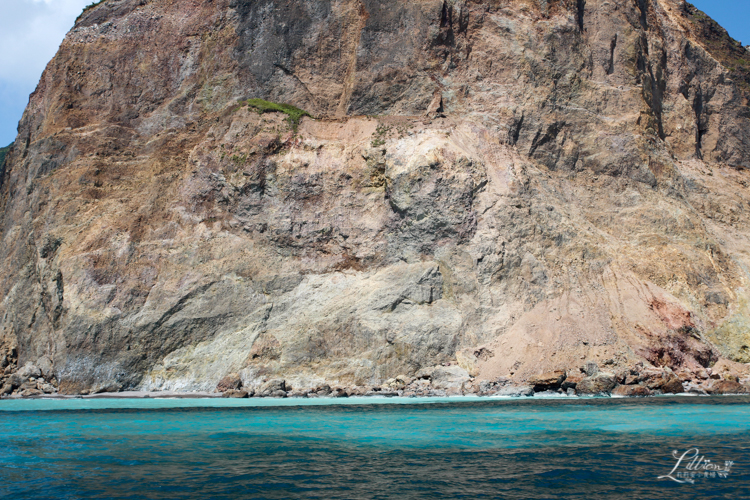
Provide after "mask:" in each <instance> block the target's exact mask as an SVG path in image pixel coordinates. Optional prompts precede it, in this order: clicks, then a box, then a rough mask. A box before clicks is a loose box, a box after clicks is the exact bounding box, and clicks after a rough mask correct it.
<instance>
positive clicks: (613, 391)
mask: <svg viewBox="0 0 750 500" xmlns="http://www.w3.org/2000/svg"><path fill="white" fill-rule="evenodd" d="M253 382H254V383H252V382H249V383H248V382H245V381H243V380H242V377H240V375H239V374H232V375H228V376H226V377H224V378H223V379H222V380H221V381H220V382H219V383H218V384H217V386H216V389H215V390H214V391H213V392H205V391H204V392H179V391H138V390H131V391H120V392H106V391H100V392H95V393H90V392H89V391H85V390H84V391H80V392H79V393H78V394H60V393H59V391H58V387H57V383H56V378H55V376H54V375H50V376H47V377H46V378H45V373H44V372H43V371H42V369H41V368H39V367H37V366H35V365H31V364H27V365H25V366H24V367H23V368H22V369H21V370H18V371H17V372H15V373H13V374H11V375H10V376H6V377H4V378H0V398H2V399H6V398H7V399H25V398H57V399H68V398H222V397H223V398H252V397H256V398H349V397H407V398H424V397H428V398H429V397H448V396H481V397H492V396H495V397H531V396H556V395H562V396H604V397H606V396H616V397H646V396H658V395H664V394H691V395H705V396H709V395H742V394H750V368H748V366H747V365H744V364H740V363H734V362H731V361H726V360H721V361H719V362H718V363H716V364H715V365H714V367H712V368H704V369H700V370H697V371H677V372H676V371H673V370H672V369H670V368H669V367H663V368H657V367H653V366H647V365H645V364H644V363H637V364H636V365H635V366H633V367H630V368H619V369H611V368H608V367H606V366H605V368H604V369H602V368H600V367H599V365H598V364H597V363H594V362H588V363H586V364H585V365H583V366H581V367H580V368H578V369H573V370H567V371H565V370H557V371H553V372H549V373H542V374H540V375H538V376H536V377H532V378H530V379H528V380H525V381H521V382H519V381H513V380H511V379H510V378H506V377H501V378H498V379H496V380H477V379H476V378H474V377H471V376H470V375H469V373H468V372H467V371H466V370H464V369H463V368H461V367H460V366H457V365H450V364H446V366H443V365H441V366H434V367H429V368H423V369H421V370H419V371H418V372H416V374H415V375H414V376H406V375H400V376H398V377H395V378H392V379H389V380H386V381H385V382H384V383H383V384H380V385H371V386H352V387H346V386H339V385H330V384H328V383H324V384H321V385H317V386H315V387H304V388H297V387H293V386H292V384H290V383H289V382H288V381H287V380H285V379H281V378H274V379H268V380H261V381H253Z"/></svg>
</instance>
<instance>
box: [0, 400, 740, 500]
mask: <svg viewBox="0 0 750 500" xmlns="http://www.w3.org/2000/svg"><path fill="white" fill-rule="evenodd" d="M349 403H351V401H350V402H349ZM253 404H263V405H267V404H268V402H263V403H257V402H253V400H250V401H249V402H248V401H247V400H245V401H244V402H243V401H239V402H238V401H237V400H234V401H227V400H218V401H216V400H210V401H187V402H186V401H176V400H170V401H163V400H162V401H148V400H145V401H132V400H131V401H124V402H123V401H112V400H109V401H74V402H71V401H0V498H14V499H22V498H45V499H47V498H55V499H58V498H59V499H67V498H153V499H157V498H321V499H332V498H394V499H396V498H397V499H412V498H414V499H416V498H425V499H428V498H429V499H438V498H439V499H444V498H472V499H473V498H529V499H531V498H576V499H579V498H592V499H596V498H622V499H646V498H659V499H662V498H663V499H672V498H678V499H679V498H684V499H693V498H701V499H703V498H728V499H742V498H750V432H749V431H750V398H747V397H731V398H729V397H724V398H687V397H682V398H653V399H643V400H625V399H619V400H618V399H585V400H583V399H582V400H555V399H548V400H540V399H533V398H529V399H523V400H484V401H476V400H473V401H467V402H450V403H437V404H396V405H391V404H389V405H382V404H377V405H373V404H346V405H330V404H329V405H324V406H285V407H278V406H247V405H253ZM201 405H204V406H201ZM205 405H212V406H209V407H206V406H205ZM139 406H140V407H141V408H138V407H139ZM144 407H145V408H144ZM64 408H66V409H64ZM2 410H5V411H2ZM693 447H695V448H698V449H699V451H700V454H701V455H703V456H705V458H706V459H708V460H712V462H713V463H720V464H722V466H723V465H724V462H725V461H728V460H729V461H733V462H734V464H733V465H732V466H731V469H730V471H729V472H728V474H727V475H726V477H718V476H717V477H698V478H695V479H694V481H695V482H694V484H689V483H685V484H679V483H677V482H675V481H672V480H670V479H657V478H658V476H661V475H666V474H668V473H669V472H670V471H671V470H672V468H673V467H674V465H675V463H676V460H675V459H674V458H673V457H672V453H673V451H679V452H680V453H682V452H684V451H686V450H688V449H690V448H693ZM683 465H684V464H683ZM682 469H683V470H684V467H682ZM701 474H702V471H701Z"/></svg>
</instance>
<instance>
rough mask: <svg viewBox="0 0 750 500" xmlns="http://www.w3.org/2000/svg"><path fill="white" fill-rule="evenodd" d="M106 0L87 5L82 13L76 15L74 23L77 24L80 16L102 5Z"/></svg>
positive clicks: (97, 0) (96, 0)
mask: <svg viewBox="0 0 750 500" xmlns="http://www.w3.org/2000/svg"><path fill="white" fill-rule="evenodd" d="M106 1H107V0H94V1H93V2H91V3H90V4H88V5H87V6H86V7H84V8H83V11H82V12H81V13H80V14H79V15H78V17H77V18H76V22H78V20H79V19H81V16H82V15H84V14H85V13H86V12H88V11H89V10H91V9H93V8H94V7H98V6H99V5H101V4H103V3H104V2H106Z"/></svg>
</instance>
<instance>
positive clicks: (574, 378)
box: [561, 370, 584, 390]
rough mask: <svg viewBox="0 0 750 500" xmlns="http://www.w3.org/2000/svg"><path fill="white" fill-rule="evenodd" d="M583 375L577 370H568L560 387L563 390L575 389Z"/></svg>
mask: <svg viewBox="0 0 750 500" xmlns="http://www.w3.org/2000/svg"><path fill="white" fill-rule="evenodd" d="M583 378H584V375H583V373H581V372H580V371H579V370H570V371H568V373H567V376H566V377H565V380H563V382H562V384H561V387H562V389H563V390H568V389H575V388H576V386H577V385H578V383H579V382H580V381H581V380H583Z"/></svg>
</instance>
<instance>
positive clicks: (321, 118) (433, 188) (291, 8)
mask: <svg viewBox="0 0 750 500" xmlns="http://www.w3.org/2000/svg"><path fill="white" fill-rule="evenodd" d="M748 97H750V53H748V51H747V49H746V48H745V47H742V46H741V45H740V44H739V43H738V42H736V41H734V40H732V39H731V38H730V37H729V36H728V35H727V34H726V32H725V31H723V30H722V29H721V28H720V27H719V26H718V25H716V24H715V23H713V21H711V20H710V19H708V18H706V17H705V16H704V15H703V14H702V13H701V12H700V11H698V10H697V9H695V8H694V7H693V6H692V5H690V4H688V3H685V2H682V1H680V0H640V1H638V2H635V1H630V0H618V1H605V0H586V1H585V2H583V1H578V2H574V1H563V0H554V1H553V0H550V1H547V0H544V1H542V0H515V1H510V0H496V1H477V0H415V1H410V2H396V1H391V0H327V1H324V0H306V1H301V0H257V1H249V0H210V1H209V0H205V1H204V0H164V1H157V0H106V1H104V2H101V3H99V4H98V5H96V6H94V7H92V8H89V9H87V10H86V11H85V12H84V13H83V14H82V15H81V17H80V18H79V19H78V21H77V22H76V25H75V26H74V27H73V29H72V30H71V31H70V33H68V35H67V37H66V38H65V40H64V41H63V43H62V44H61V46H60V49H59V51H58V53H57V55H56V56H55V57H54V59H53V60H52V61H51V62H50V63H49V65H48V66H47V69H46V71H45V72H44V74H43V76H42V79H41V81H40V82H39V85H38V87H37V89H36V91H35V92H34V93H33V94H32V96H31V98H30V102H29V105H28V107H27V109H26V111H25V113H24V116H23V119H22V120H21V122H20V124H19V135H18V138H17V140H16V141H15V142H14V144H13V146H12V147H11V148H10V149H9V150H8V153H7V156H6V157H5V160H4V162H1V163H0V164H2V165H3V166H2V169H1V170H0V238H1V243H0V270H2V272H0V391H1V392H2V393H3V394H26V395H29V396H31V395H37V396H38V395H39V394H38V392H39V391H41V392H42V393H44V394H49V393H53V392H55V391H59V392H60V393H64V394H83V393H87V394H88V393H91V394H95V393H102V392H112V391H127V390H141V391H203V392H206V393H209V392H211V391H219V392H222V393H230V394H231V395H234V396H239V397H244V396H243V393H245V394H246V395H247V396H250V395H251V394H252V395H257V396H269V397H282V396H289V395H291V394H297V395H303V394H304V395H306V396H308V397H311V396H312V397H322V396H334V395H335V396H342V395H352V394H360V393H361V394H362V395H365V394H372V395H394V394H402V395H403V394H406V395H445V394H455V393H466V392H470V393H477V394H487V395H490V394H498V395H501V394H507V395H511V394H516V395H519V394H533V393H534V391H537V392H540V393H541V392H545V393H546V392H551V393H554V394H559V393H565V394H568V393H575V392H577V393H581V394H582V393H591V394H609V393H614V394H622V395H647V394H652V393H658V392H659V391H661V392H662V393H671V392H680V391H694V392H696V393H733V392H742V391H743V390H744V389H746V388H747V365H746V363H749V362H750V348H749V347H748V346H750V334H749V333H748V332H750V295H748V290H750V288H749V285H750V280H749V278H750V277H749V276H748V273H747V269H750V258H749V257H748V256H749V255H750V240H748V238H747V235H748V230H749V229H750V188H749V187H748V182H750V174H748V172H747V170H746V169H747V168H749V167H750V108H748ZM248 99H263V100H266V101H268V102H269V103H271V102H273V103H285V104H290V105H293V106H295V107H296V108H299V109H300V110H303V111H305V112H306V113H307V115H308V116H302V117H301V119H299V121H298V120H297V119H298V118H299V116H301V112H300V113H297V112H296V111H294V110H293V109H292V108H285V109H286V110H287V111H289V113H290V114H289V115H287V114H285V113H283V112H262V111H263V110H264V109H265V110H266V111H268V110H270V109H271V107H269V106H270V105H269V106H266V105H260V104H257V103H258V102H261V101H250V103H251V104H252V103H253V102H255V103H256V105H254V106H251V105H248V101H247V100H248ZM290 110H291V111H290ZM295 113H297V114H295ZM27 366H34V367H37V368H38V369H39V371H40V373H39V375H37V374H35V373H34V374H32V373H27V374H23V375H22V374H21V371H22V369H23V368H24V367H27ZM717 366H718V367H719V368H720V369H719V370H715V367H717ZM721 367H724V368H725V369H721ZM581 368H583V369H582V370H581ZM714 375H717V378H712V377H713V376H714ZM32 379H33V380H32ZM623 388H625V389H623Z"/></svg>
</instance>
